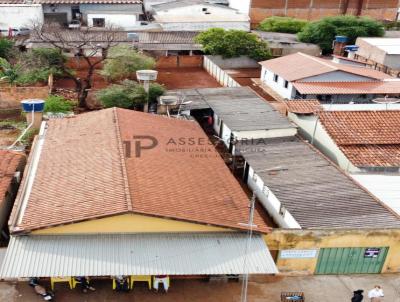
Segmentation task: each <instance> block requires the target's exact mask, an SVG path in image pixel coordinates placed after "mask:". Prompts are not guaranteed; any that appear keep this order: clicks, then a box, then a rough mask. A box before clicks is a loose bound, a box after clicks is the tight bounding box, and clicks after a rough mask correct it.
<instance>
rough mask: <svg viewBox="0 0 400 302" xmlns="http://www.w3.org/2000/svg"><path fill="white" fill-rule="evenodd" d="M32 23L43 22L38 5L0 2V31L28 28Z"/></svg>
mask: <svg viewBox="0 0 400 302" xmlns="http://www.w3.org/2000/svg"><path fill="white" fill-rule="evenodd" d="M34 22H40V23H42V22H43V9H42V6H41V5H40V4H33V3H29V4H28V3H26V4H25V3H24V1H12V0H10V1H8V0H5V1H4V0H0V30H8V29H9V28H10V27H11V28H20V27H30V26H31V25H32V24H33V23H34Z"/></svg>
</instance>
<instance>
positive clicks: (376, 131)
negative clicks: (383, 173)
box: [319, 110, 400, 167]
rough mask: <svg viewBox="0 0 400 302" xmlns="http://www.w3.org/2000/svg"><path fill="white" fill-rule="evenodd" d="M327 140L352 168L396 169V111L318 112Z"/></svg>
mask: <svg viewBox="0 0 400 302" xmlns="http://www.w3.org/2000/svg"><path fill="white" fill-rule="evenodd" d="M319 120H320V122H321V124H322V126H323V127H324V128H325V130H326V131H327V132H328V134H329V136H330V137H331V138H332V139H333V140H334V141H335V143H336V144H337V145H338V146H339V148H340V149H341V150H342V152H343V153H344V154H345V155H346V156H347V158H348V159H349V160H350V161H351V162H352V163H353V164H354V165H356V166H366V167H367V166H383V167H386V166H400V110H391V111H385V110H380V111H321V112H319Z"/></svg>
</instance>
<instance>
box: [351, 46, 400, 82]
mask: <svg viewBox="0 0 400 302" xmlns="http://www.w3.org/2000/svg"><path fill="white" fill-rule="evenodd" d="M356 45H357V46H358V50H357V51H356V52H355V56H354V59H356V60H359V61H361V62H364V63H365V64H366V65H368V66H369V67H370V68H372V69H376V70H379V71H382V72H385V73H387V74H390V75H392V76H395V77H400V38H357V41H356Z"/></svg>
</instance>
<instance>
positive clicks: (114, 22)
mask: <svg viewBox="0 0 400 302" xmlns="http://www.w3.org/2000/svg"><path fill="white" fill-rule="evenodd" d="M94 18H103V19H104V20H105V26H106V27H107V26H116V27H122V28H129V27H133V26H135V25H136V21H137V19H136V15H126V14H88V15H87V24H88V26H89V27H92V26H93V19H94Z"/></svg>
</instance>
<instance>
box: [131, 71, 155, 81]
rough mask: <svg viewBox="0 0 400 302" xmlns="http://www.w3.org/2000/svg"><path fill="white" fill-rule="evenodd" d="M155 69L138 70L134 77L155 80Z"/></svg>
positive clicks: (142, 79) (140, 79) (141, 79)
mask: <svg viewBox="0 0 400 302" xmlns="http://www.w3.org/2000/svg"><path fill="white" fill-rule="evenodd" d="M157 74H158V71H157V70H138V71H136V77H137V79H138V80H139V81H155V80H157Z"/></svg>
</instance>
